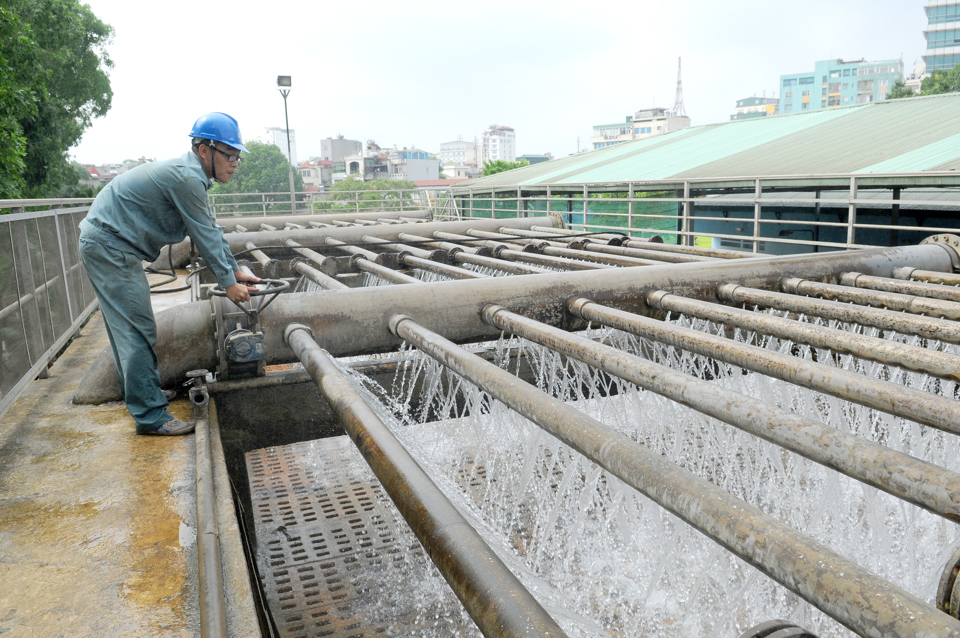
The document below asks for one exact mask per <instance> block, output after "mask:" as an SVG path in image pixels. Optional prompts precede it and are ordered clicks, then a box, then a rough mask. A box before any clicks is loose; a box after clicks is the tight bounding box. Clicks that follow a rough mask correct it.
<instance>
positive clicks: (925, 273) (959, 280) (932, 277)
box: [893, 266, 960, 286]
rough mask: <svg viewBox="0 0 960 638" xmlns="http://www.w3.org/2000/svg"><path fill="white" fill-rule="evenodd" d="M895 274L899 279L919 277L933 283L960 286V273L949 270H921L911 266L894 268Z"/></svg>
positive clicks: (920, 279)
mask: <svg viewBox="0 0 960 638" xmlns="http://www.w3.org/2000/svg"><path fill="white" fill-rule="evenodd" d="M893 276H894V277H896V278H897V279H917V280H919V281H925V282H927V283H931V284H943V285H945V286H960V275H954V274H953V273H947V272H933V271H931V270H919V269H917V268H912V267H910V266H904V267H902V268H894V269H893Z"/></svg>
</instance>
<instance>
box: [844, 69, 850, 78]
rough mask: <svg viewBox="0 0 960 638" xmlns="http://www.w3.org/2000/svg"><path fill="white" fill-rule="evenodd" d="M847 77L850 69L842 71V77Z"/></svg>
mask: <svg viewBox="0 0 960 638" xmlns="http://www.w3.org/2000/svg"><path fill="white" fill-rule="evenodd" d="M848 75H850V69H844V70H843V77H847V76H848Z"/></svg>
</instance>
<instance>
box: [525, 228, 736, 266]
mask: <svg viewBox="0 0 960 638" xmlns="http://www.w3.org/2000/svg"><path fill="white" fill-rule="evenodd" d="M530 230H535V231H537V232H555V233H561V234H570V235H573V234H582V233H580V232H579V231H576V230H566V229H560V228H550V227H549V226H531V227H530ZM596 237H598V238H600V239H606V240H609V241H615V242H617V245H618V246H628V247H630V248H639V249H642V250H655V251H659V252H669V253H680V254H684V255H701V256H704V257H719V258H721V259H744V258H746V257H753V255H749V254H746V255H745V254H743V253H739V252H737V251H735V250H724V249H722V248H706V247H705V246H678V245H676V244H665V243H663V238H662V237H659V236H654V237H651V238H650V239H644V238H641V237H626V236H624V235H613V234H606V235H604V234H600V235H596ZM656 239H659V240H660V241H656Z"/></svg>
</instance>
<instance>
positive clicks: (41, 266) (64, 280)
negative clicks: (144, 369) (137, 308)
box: [0, 199, 97, 416]
mask: <svg viewBox="0 0 960 638" xmlns="http://www.w3.org/2000/svg"><path fill="white" fill-rule="evenodd" d="M90 202H91V200H89V199H64V200H51V199H47V200H6V201H3V200H0V416H2V415H3V414H4V412H6V410H7V409H8V408H9V407H10V404H11V403H12V402H13V401H14V399H16V397H17V395H18V394H19V392H20V391H21V390H22V389H23V387H24V386H25V385H26V384H27V383H28V382H29V381H30V380H31V379H33V378H35V377H37V376H38V375H39V376H46V370H47V366H48V365H49V363H50V361H51V360H52V359H53V358H54V357H56V356H57V354H58V353H59V352H60V350H61V349H62V348H63V346H64V345H65V344H66V343H67V341H69V340H70V339H71V338H72V337H73V336H74V335H76V334H77V332H78V331H79V329H80V326H82V325H83V323H84V322H85V321H86V320H87V318H88V317H89V316H90V314H91V313H92V312H93V311H94V310H95V309H96V307H97V300H96V297H95V296H94V294H93V289H92V288H91V287H90V282H89V281H88V280H87V277H86V273H85V272H84V270H83V264H82V263H81V262H80V254H79V250H78V247H77V235H78V228H77V225H78V224H79V223H80V221H81V220H82V219H83V218H84V217H85V216H86V214H87V211H88V210H89V209H90ZM28 208H29V209H33V210H31V211H30V212H28V211H27V209H28Z"/></svg>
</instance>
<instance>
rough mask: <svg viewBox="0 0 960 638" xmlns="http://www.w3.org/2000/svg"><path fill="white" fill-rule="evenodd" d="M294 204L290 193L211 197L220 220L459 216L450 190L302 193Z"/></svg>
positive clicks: (227, 194) (212, 206)
mask: <svg viewBox="0 0 960 638" xmlns="http://www.w3.org/2000/svg"><path fill="white" fill-rule="evenodd" d="M295 195H296V197H295V201H294V202H293V203H292V204H291V202H290V193H289V191H288V192H285V193H219V194H211V195H210V207H211V208H212V209H213V212H214V215H215V216H217V217H244V216H251V217H263V216H266V215H315V214H323V213H364V212H375V211H385V212H398V213H403V212H405V211H411V212H412V211H419V210H429V211H431V212H432V213H434V214H435V215H436V216H445V217H449V216H456V207H455V203H454V201H453V198H452V192H451V190H450V189H449V188H414V189H404V188H397V189H389V190H351V191H332V190H331V191H320V192H300V193H296V194H295Z"/></svg>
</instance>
